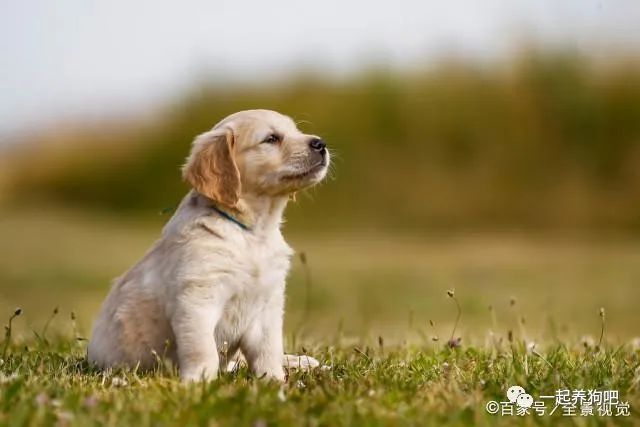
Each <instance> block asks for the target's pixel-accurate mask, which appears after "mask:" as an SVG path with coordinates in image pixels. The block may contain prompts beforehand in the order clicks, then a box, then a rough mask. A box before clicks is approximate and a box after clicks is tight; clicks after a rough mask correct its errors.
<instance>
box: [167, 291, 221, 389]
mask: <svg viewBox="0 0 640 427" xmlns="http://www.w3.org/2000/svg"><path fill="white" fill-rule="evenodd" d="M193 297H195V295H182V296H180V297H179V298H178V301H177V305H176V309H175V311H174V313H173V316H172V318H171V326H172V328H173V332H174V334H175V338H176V345H177V355H178V364H179V368H180V378H181V379H182V380H183V381H198V380H201V379H205V380H210V379H215V378H216V377H217V376H218V367H219V363H220V361H219V356H218V350H217V348H216V342H215V338H214V330H215V328H216V324H217V323H218V321H219V320H220V316H221V315H222V310H223V308H224V302H223V301H221V300H219V299H216V298H202V297H200V298H193Z"/></svg>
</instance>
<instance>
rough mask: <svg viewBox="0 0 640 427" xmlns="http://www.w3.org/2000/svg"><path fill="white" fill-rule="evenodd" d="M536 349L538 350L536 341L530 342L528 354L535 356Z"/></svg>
mask: <svg viewBox="0 0 640 427" xmlns="http://www.w3.org/2000/svg"><path fill="white" fill-rule="evenodd" d="M535 349H536V343H535V341H530V342H528V343H527V353H529V354H533V352H534V350H535Z"/></svg>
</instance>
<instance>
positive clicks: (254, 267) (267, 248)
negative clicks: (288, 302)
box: [243, 240, 292, 294]
mask: <svg viewBox="0 0 640 427" xmlns="http://www.w3.org/2000/svg"><path fill="white" fill-rule="evenodd" d="M291 252H292V251H291V249H290V248H289V246H287V245H286V243H284V242H283V241H282V242H279V241H277V240H275V241H257V242H249V243H248V244H247V247H246V249H245V252H244V256H243V264H244V265H245V269H244V270H245V273H246V274H244V280H243V282H244V290H245V291H248V292H250V293H257V294H261V293H270V291H273V290H275V289H277V288H281V287H283V286H284V282H285V279H286V276H287V272H288V271H289V265H290V261H289V259H290V256H291Z"/></svg>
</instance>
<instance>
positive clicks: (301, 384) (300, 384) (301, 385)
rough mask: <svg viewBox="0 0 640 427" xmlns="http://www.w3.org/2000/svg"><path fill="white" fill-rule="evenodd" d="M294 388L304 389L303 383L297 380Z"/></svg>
mask: <svg viewBox="0 0 640 427" xmlns="http://www.w3.org/2000/svg"><path fill="white" fill-rule="evenodd" d="M296 386H297V387H298V388H305V387H306V386H305V385H304V383H303V382H302V381H300V380H298V382H296Z"/></svg>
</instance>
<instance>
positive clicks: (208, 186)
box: [183, 110, 329, 208]
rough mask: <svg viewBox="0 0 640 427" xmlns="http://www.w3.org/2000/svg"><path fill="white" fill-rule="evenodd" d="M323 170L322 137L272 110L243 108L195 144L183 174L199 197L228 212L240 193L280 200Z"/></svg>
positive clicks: (316, 178) (325, 162) (325, 157)
mask: <svg viewBox="0 0 640 427" xmlns="http://www.w3.org/2000/svg"><path fill="white" fill-rule="evenodd" d="M328 166H329V152H328V150H327V148H326V145H325V143H324V141H322V139H320V138H318V137H317V136H315V135H306V134H304V133H302V132H300V131H299V130H298V128H297V127H296V124H295V123H294V122H293V120H291V119H290V118H289V117H287V116H284V115H282V114H280V113H277V112H275V111H269V110H248V111H241V112H239V113H235V114H232V115H230V116H229V117H227V118H225V119H224V120H222V121H221V122H220V123H218V124H217V125H216V126H215V127H214V128H213V129H212V130H210V131H209V132H206V133H203V134H202V135H200V136H198V137H197V138H196V139H195V140H194V142H193V146H192V149H191V154H190V155H189V157H188V158H187V162H186V164H185V165H184V167H183V176H184V179H185V180H186V181H187V182H189V183H190V184H191V185H192V186H193V188H195V189H196V190H197V191H198V192H199V193H201V194H203V195H205V196H207V197H209V198H210V199H213V200H214V201H216V202H218V203H221V204H223V205H225V206H228V207H231V208H233V207H235V206H236V205H237V203H238V200H239V199H240V197H241V194H242V193H250V194H256V195H267V196H280V195H286V194H289V193H293V192H295V191H297V190H300V189H302V188H306V187H309V186H311V185H314V184H316V183H318V182H320V181H321V180H322V179H323V178H324V177H325V175H326V173H327V168H328Z"/></svg>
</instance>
